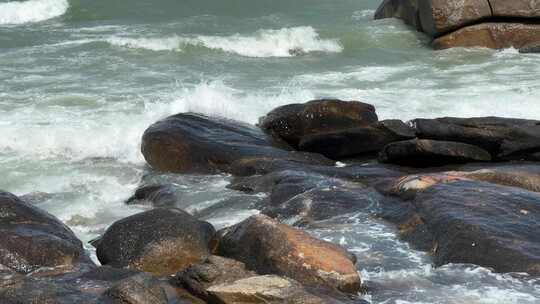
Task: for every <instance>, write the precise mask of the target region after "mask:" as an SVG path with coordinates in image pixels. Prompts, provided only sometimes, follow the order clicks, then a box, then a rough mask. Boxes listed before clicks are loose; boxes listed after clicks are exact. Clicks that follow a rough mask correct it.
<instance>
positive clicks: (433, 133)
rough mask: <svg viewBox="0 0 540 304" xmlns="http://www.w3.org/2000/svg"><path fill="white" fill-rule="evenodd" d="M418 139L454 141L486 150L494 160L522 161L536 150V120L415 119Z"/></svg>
mask: <svg viewBox="0 0 540 304" xmlns="http://www.w3.org/2000/svg"><path fill="white" fill-rule="evenodd" d="M413 124H414V126H415V128H416V134H417V136H418V137H419V138H424V139H435V140H445V141H456V142H462V143H467V144H471V145H475V146H478V147H481V148H483V149H484V150H486V151H488V152H489V153H490V154H491V155H492V157H493V158H494V159H505V158H513V157H518V158H523V157H525V158H526V157H527V155H528V154H532V153H535V152H537V151H539V150H540V121H537V120H526V119H512V118H499V117H479V118H453V117H445V118H438V119H415V120H413Z"/></svg>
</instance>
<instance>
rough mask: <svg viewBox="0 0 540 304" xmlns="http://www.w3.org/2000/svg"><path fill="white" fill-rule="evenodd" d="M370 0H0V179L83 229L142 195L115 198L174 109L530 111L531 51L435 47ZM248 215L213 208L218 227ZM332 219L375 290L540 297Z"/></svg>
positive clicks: (186, 184)
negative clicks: (153, 131)
mask: <svg viewBox="0 0 540 304" xmlns="http://www.w3.org/2000/svg"><path fill="white" fill-rule="evenodd" d="M380 2H381V1H379V0H335V1H329V0H309V1H308V0H287V1H285V0H272V1H269V0H260V1H248V0H228V1H218V0H174V1H173V0H144V1H143V0H132V1H117V0H27V1H5V0H0V117H1V119H0V134H1V136H0V172H1V173H2V178H0V189H3V190H7V191H10V192H13V193H15V194H18V195H24V194H28V193H31V194H32V195H33V196H34V197H36V198H37V200H38V201H40V203H39V206H40V207H42V208H44V209H46V210H48V211H49V212H51V213H53V214H54V215H56V216H57V217H59V218H60V219H61V220H63V221H65V222H66V223H67V224H68V225H69V226H70V227H71V228H72V229H73V230H74V231H75V232H76V233H77V235H78V236H79V237H80V238H81V239H82V240H83V241H88V240H90V239H92V238H94V237H96V236H98V235H99V234H100V233H102V232H103V230H104V229H105V228H106V227H107V226H108V225H110V224H111V223H112V222H113V221H115V220H117V219H120V218H123V217H125V216H128V215H130V214H133V213H136V212H140V211H142V210H145V209H146V208H148V207H145V206H126V205H125V204H124V201H125V199H126V198H128V197H129V196H130V195H131V194H132V193H133V191H134V189H136V187H137V185H138V184H139V182H140V181H141V179H142V178H143V175H144V174H145V165H144V160H143V158H142V155H141V154H140V152H139V149H140V137H141V135H142V132H143V131H144V130H145V128H146V127H147V126H149V125H150V124H151V123H152V122H154V121H156V120H158V119H160V118H163V117H165V116H167V115H170V114H174V113H178V112H184V111H196V112H201V113H205V114H208V115H217V116H223V117H229V118H234V119H238V120H242V121H245V122H248V123H255V122H256V121H257V119H258V117H260V116H261V115H264V114H265V113H266V112H268V111H270V110H271V109H273V108H275V107H277V106H279V105H283V104H288V103H294V102H305V101H307V100H310V99H313V98H319V97H337V98H341V99H347V100H360V101H364V102H368V103H371V104H374V105H375V106H376V107H377V111H378V114H379V116H380V117H381V118H399V119H403V120H408V119H412V118H416V117H438V116H462V117H468V116H485V115H499V116H511V117H523V118H535V119H540V102H539V101H538V96H540V82H539V81H538V77H539V75H540V56H539V55H522V54H519V53H518V52H517V51H516V50H513V49H508V50H503V51H493V50H487V49H453V50H447V51H440V52H434V51H432V50H431V49H430V48H429V40H428V39H427V38H426V37H424V36H423V35H422V34H419V33H416V32H414V31H412V30H411V29H410V28H408V27H406V26H405V25H403V24H402V23H401V22H400V21H398V20H392V19H388V20H377V21H374V20H373V13H374V11H375V9H376V8H377V6H378V4H379V3H380ZM167 178H169V179H170V180H172V181H173V182H174V183H175V184H176V185H178V187H179V188H181V189H184V194H183V197H182V200H183V202H185V205H184V206H185V208H186V209H188V210H197V209H201V208H203V207H205V206H211V205H213V204H216V203H219V202H221V201H223V200H227V199H235V198H242V199H245V200H248V201H249V200H254V201H256V200H257V199H261V197H260V196H258V197H246V195H244V194H240V193H237V192H234V191H232V190H228V189H226V185H227V183H228V180H229V179H230V177H229V176H225V175H217V176H169V177H167ZM183 204H184V203H183ZM255 212H256V211H254V210H251V209H250V208H249V204H246V205H243V206H238V208H236V209H235V208H232V209H231V210H230V213H227V214H213V215H210V216H209V217H208V219H209V220H210V221H211V222H212V223H214V224H215V225H216V226H218V227H223V226H226V225H230V224H232V223H234V222H236V221H240V220H242V219H243V218H245V217H247V216H249V215H251V214H253V213H255ZM327 224H328V227H331V228H328V229H322V228H321V229H314V230H311V232H312V233H314V234H316V235H319V236H321V237H323V238H325V239H328V240H331V241H334V242H337V243H340V244H342V245H343V246H345V247H347V248H349V249H350V250H352V251H354V252H355V253H356V254H357V255H358V256H359V261H360V263H359V270H360V271H361V272H362V275H363V277H364V278H365V279H366V280H368V281H369V282H370V283H371V284H372V285H374V286H376V288H374V291H373V292H372V293H371V294H369V295H366V296H365V297H366V299H367V300H369V301H371V302H372V303H380V304H382V303H385V304H410V303H415V304H424V303H441V304H454V303H456V304H457V303H460V304H461V303H469V304H495V303H497V304H498V303H500V304H508V303H517V304H520V303H540V300H539V299H540V284H539V282H538V281H536V280H534V279H532V278H529V277H527V276H524V275H518V274H513V275H509V274H495V273H492V272H491V271H490V270H488V269H484V268H480V267H475V266H473V265H448V266H444V267H441V268H434V267H432V266H431V261H430V259H429V256H427V255H425V254H423V253H421V252H417V251H414V250H412V249H411V248H409V247H408V246H407V244H405V243H402V242H400V241H399V240H397V238H396V234H395V230H394V229H393V227H392V226H390V225H387V224H386V223H383V222H378V221H375V220H373V219H372V218H370V217H369V216H368V215H366V214H350V215H346V216H344V217H342V218H338V219H332V220H331V221H329V222H328V223H327ZM88 250H90V251H91V250H92V249H91V248H90V246H88Z"/></svg>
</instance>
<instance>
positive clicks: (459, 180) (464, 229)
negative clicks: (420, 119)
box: [383, 172, 540, 275]
mask: <svg viewBox="0 0 540 304" xmlns="http://www.w3.org/2000/svg"><path fill="white" fill-rule="evenodd" d="M466 174H473V175H474V174H475V173H465V174H464V173H459V172H457V173H455V172H449V173H440V174H438V175H435V174H431V175H427V176H426V175H420V176H412V177H408V178H405V179H402V180H400V181H399V183H398V184H397V185H396V187H395V188H394V194H397V195H398V196H400V197H402V198H404V199H405V200H404V201H394V203H393V204H386V205H385V206H384V208H385V209H386V211H385V212H384V213H386V215H390V216H383V217H385V218H387V219H390V220H392V221H397V223H398V224H399V225H400V226H399V227H400V232H401V233H402V235H404V236H405V238H406V239H407V240H409V241H411V242H412V243H413V244H414V245H416V246H417V247H419V248H421V249H424V250H430V251H431V252H432V254H433V256H434V261H435V263H436V264H437V265H444V264H447V263H471V264H476V265H480V266H484V267H491V268H493V269H495V270H496V271H498V272H527V273H529V274H532V275H538V274H540V237H539V236H538V234H537V233H535V231H537V230H538V229H539V228H540V226H539V225H540V224H539V223H540V194H539V193H536V192H531V191H526V190H523V189H520V188H516V187H508V186H502V185H499V184H491V183H486V182H479V181H474V180H471V179H469V178H468V177H467V176H466ZM399 213H401V215H399ZM396 214H398V215H399V216H396ZM411 236H412V237H411Z"/></svg>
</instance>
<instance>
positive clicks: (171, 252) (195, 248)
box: [96, 208, 215, 275]
mask: <svg viewBox="0 0 540 304" xmlns="http://www.w3.org/2000/svg"><path fill="white" fill-rule="evenodd" d="M214 232H215V231H214V228H213V227H212V226H211V225H210V224H209V223H207V222H201V221H198V220H197V219H195V218H194V217H193V216H191V215H190V214H188V213H186V212H184V211H182V210H180V209H176V208H167V209H165V208H157V209H154V210H150V211H146V212H142V213H139V214H135V215H132V216H130V217H127V218H125V219H122V220H120V221H117V222H115V223H114V224H112V225H111V226H110V227H109V228H108V229H107V231H106V232H105V234H104V235H103V237H102V238H101V240H100V241H99V244H98V246H97V251H96V253H97V257H98V259H99V261H100V262H101V263H102V264H103V265H109V266H113V267H119V268H131V269H138V270H142V271H145V272H149V273H152V274H154V275H168V274H173V273H176V272H178V271H180V270H182V269H185V268H186V267H189V266H190V265H192V264H195V263H198V262H200V261H202V260H203V259H204V258H205V257H206V256H208V255H209V247H208V246H209V242H210V241H211V239H212V238H213V236H214Z"/></svg>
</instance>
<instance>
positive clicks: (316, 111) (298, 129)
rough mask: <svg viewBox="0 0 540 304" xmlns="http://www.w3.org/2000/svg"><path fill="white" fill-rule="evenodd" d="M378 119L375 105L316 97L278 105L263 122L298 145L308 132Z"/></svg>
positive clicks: (288, 141)
mask: <svg viewBox="0 0 540 304" xmlns="http://www.w3.org/2000/svg"><path fill="white" fill-rule="evenodd" d="M377 121H378V117H377V114H376V113H375V108H374V107H373V106H372V105H370V104H366V103H362V102H359V101H342V100H337V99H328V100H312V101H309V102H307V103H303V104H289V105H285V106H282V107H278V108H276V109H274V110H272V111H271V112H270V113H268V114H267V115H266V116H264V117H261V119H260V122H259V125H260V127H261V128H262V129H263V130H264V131H265V132H267V133H269V134H271V135H272V136H273V137H275V138H279V139H282V140H284V141H286V142H287V143H289V144H290V145H291V146H293V147H298V144H299V143H300V141H301V139H302V138H303V137H304V136H309V135H315V134H319V133H327V132H333V131H338V130H344V129H349V128H356V127H361V126H366V125H369V124H371V123H375V122H377Z"/></svg>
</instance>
